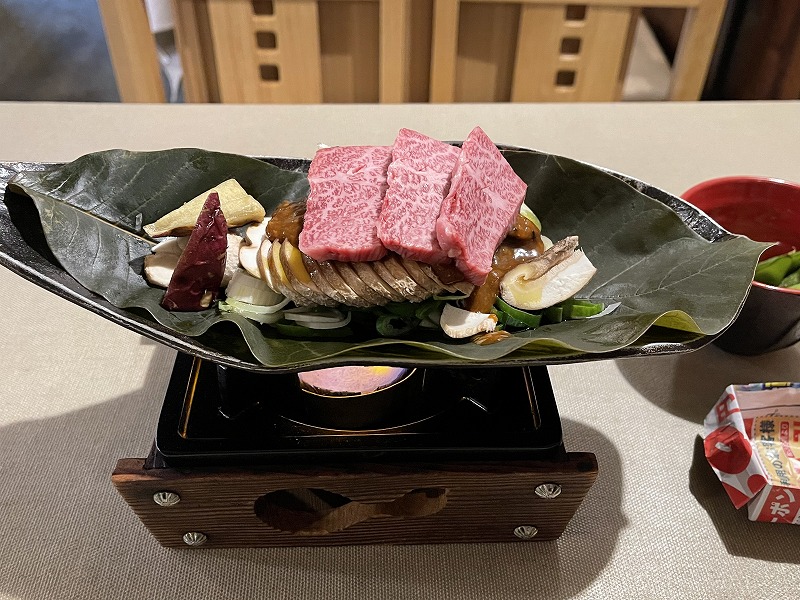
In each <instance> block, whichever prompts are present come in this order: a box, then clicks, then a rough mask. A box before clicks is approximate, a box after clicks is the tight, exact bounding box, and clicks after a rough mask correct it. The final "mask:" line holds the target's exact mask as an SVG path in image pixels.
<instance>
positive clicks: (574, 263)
mask: <svg viewBox="0 0 800 600" xmlns="http://www.w3.org/2000/svg"><path fill="white" fill-rule="evenodd" d="M557 245H558V243H557V244H556V245H555V246H553V248H555V247H556V246H557ZM529 265H531V263H524V264H521V265H519V266H518V267H514V268H513V269H511V270H510V271H509V272H508V273H506V275H505V276H504V277H503V279H502V280H501V281H500V296H501V297H502V298H503V300H505V301H506V302H508V303H509V304H510V305H511V306H515V307H517V308H522V309H525V310H539V309H542V308H547V307H548V306H553V305H554V304H558V303H559V302H563V301H564V300H567V299H568V298H571V297H572V296H574V295H575V294H577V293H578V292H580V291H581V289H583V287H584V286H585V285H586V284H587V283H589V280H590V279H591V278H592V277H593V276H594V274H595V273H596V272H597V269H596V268H595V267H594V265H593V264H592V263H591V261H590V260H589V259H588V258H587V257H586V255H585V254H584V253H583V252H582V251H581V250H575V251H574V252H573V253H572V255H571V256H569V257H568V258H567V259H565V260H562V261H560V262H559V263H557V264H556V265H555V266H553V267H551V268H550V269H548V270H547V271H546V272H545V273H544V274H543V275H539V272H540V270H541V269H540V268H539V269H537V268H536V267H535V266H534V267H533V268H532V267H531V266H529Z"/></svg>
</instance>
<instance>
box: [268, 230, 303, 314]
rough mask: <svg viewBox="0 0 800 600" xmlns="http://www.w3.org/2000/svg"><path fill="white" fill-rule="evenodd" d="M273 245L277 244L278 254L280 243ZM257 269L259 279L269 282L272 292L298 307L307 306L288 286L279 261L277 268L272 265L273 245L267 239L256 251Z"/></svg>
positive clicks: (301, 297)
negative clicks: (259, 275)
mask: <svg viewBox="0 0 800 600" xmlns="http://www.w3.org/2000/svg"><path fill="white" fill-rule="evenodd" d="M275 243H276V244H278V252H280V242H275ZM258 268H259V270H260V271H261V279H263V280H264V281H271V282H272V283H271V285H270V287H271V288H272V289H273V290H275V291H276V292H278V293H279V294H283V295H284V296H286V297H287V298H289V300H291V301H292V302H294V303H295V304H297V305H298V306H307V304H308V303H307V302H306V301H305V299H304V298H303V296H301V295H300V294H298V293H297V292H295V290H294V288H293V287H292V286H291V285H290V284H289V279H288V278H287V277H286V274H285V273H283V268H282V267H281V265H280V261H278V264H277V266H276V265H275V264H274V258H273V243H272V242H270V241H269V240H268V239H267V238H264V241H263V242H261V248H260V249H259V251H258Z"/></svg>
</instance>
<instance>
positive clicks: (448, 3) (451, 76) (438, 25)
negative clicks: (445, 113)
mask: <svg viewBox="0 0 800 600" xmlns="http://www.w3.org/2000/svg"><path fill="white" fill-rule="evenodd" d="M459 9H460V2H459V0H434V5H433V42H432V46H431V94H430V97H431V102H454V101H455V99H456V57H457V56H458V22H459Z"/></svg>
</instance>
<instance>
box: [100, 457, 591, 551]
mask: <svg viewBox="0 0 800 600" xmlns="http://www.w3.org/2000/svg"><path fill="white" fill-rule="evenodd" d="M144 467H145V461H144V459H132V458H128V459H123V460H120V461H119V462H118V464H117V468H116V470H115V471H114V474H113V476H112V481H113V483H114V485H115V486H116V488H117V490H118V491H119V493H120V494H121V495H122V496H123V498H125V500H126V502H128V504H129V505H130V506H131V508H132V509H133V510H134V511H135V512H136V514H137V515H138V516H139V518H140V519H141V520H142V522H143V523H144V524H145V526H146V527H147V528H148V529H149V530H150V532H151V533H152V534H153V536H155V538H156V539H157V540H158V541H159V542H160V543H161V544H162V545H164V546H168V547H185V546H187V545H189V546H200V545H202V546H203V547H212V548H232V547H237V548H241V547H268V546H336V545H350V544H433V543H453V542H471V543H475V542H521V541H527V540H534V541H546V540H553V539H555V538H557V537H559V536H560V535H561V533H562V532H563V531H564V528H565V527H566V526H567V523H568V522H569V521H570V519H571V518H572V516H573V515H574V514H575V511H576V510H577V509H578V506H579V505H580V504H581V502H582V501H583V498H584V497H585V496H586V493H587V492H588V491H589V488H590V487H591V486H592V483H593V482H594V480H595V477H596V475H597V461H596V459H595V456H594V455H593V454H589V453H580V452H579V453H568V454H566V455H564V458H563V459H557V460H548V461H524V462H516V461H512V462H499V461H498V462H491V463H489V462H487V463H449V464H436V465H431V464H351V465H343V466H325V467H312V466H308V467H291V466H288V467H287V466H283V467H269V468H250V469H247V468H234V469H231V468H225V469H216V470H214V469H208V470H205V469H203V470H190V471H178V470H174V469H168V468H155V469H145V468H144Z"/></svg>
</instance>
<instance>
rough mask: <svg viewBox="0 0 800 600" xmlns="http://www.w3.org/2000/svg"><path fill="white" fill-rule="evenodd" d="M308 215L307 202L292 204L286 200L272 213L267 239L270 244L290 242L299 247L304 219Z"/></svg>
mask: <svg viewBox="0 0 800 600" xmlns="http://www.w3.org/2000/svg"><path fill="white" fill-rule="evenodd" d="M305 214H306V202H305V200H301V201H300V202H290V201H289V200H284V201H283V202H281V203H280V204H279V205H278V208H276V209H275V212H274V213H272V218H271V219H270V220H269V223H267V237H268V238H269V241H270V242H277V241H283V240H288V241H289V242H290V243H291V244H292V245H293V246H295V247H297V246H298V245H299V243H300V232H301V231H302V230H303V218H304V217H305Z"/></svg>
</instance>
